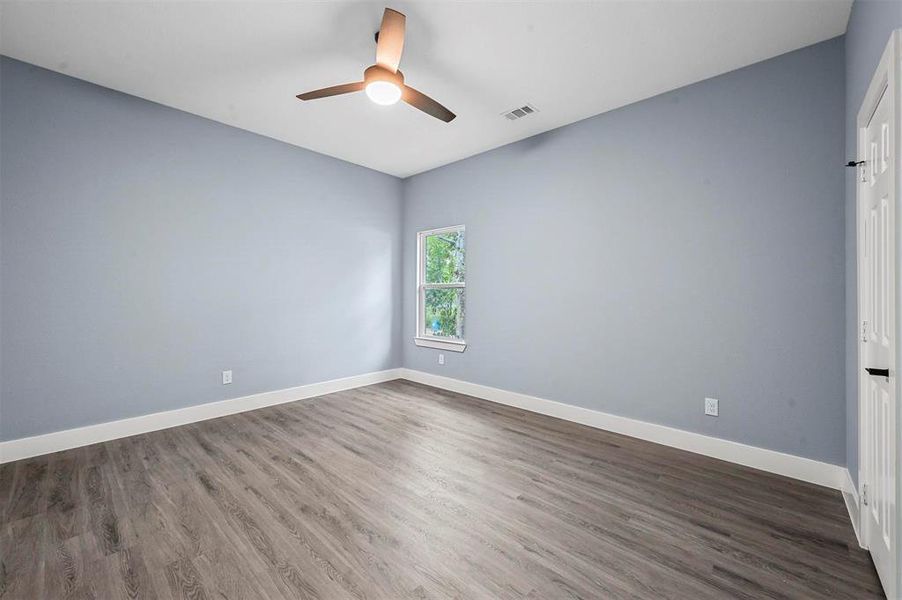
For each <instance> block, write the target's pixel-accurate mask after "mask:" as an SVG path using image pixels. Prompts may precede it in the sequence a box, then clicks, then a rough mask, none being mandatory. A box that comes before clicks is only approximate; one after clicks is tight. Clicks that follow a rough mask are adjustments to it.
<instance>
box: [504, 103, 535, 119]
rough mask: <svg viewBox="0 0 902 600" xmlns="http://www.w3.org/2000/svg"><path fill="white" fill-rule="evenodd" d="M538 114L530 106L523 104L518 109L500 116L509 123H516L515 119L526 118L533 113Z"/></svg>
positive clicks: (533, 107)
mask: <svg viewBox="0 0 902 600" xmlns="http://www.w3.org/2000/svg"><path fill="white" fill-rule="evenodd" d="M537 112H539V109H537V108H536V107H535V106H533V105H532V104H524V105H523V106H521V107H520V108H515V109H514V110H511V111H508V112H506V113H503V114H502V115H501V116H502V117H504V118H505V119H507V120H509V121H516V120H517V119H522V118H523V117H528V116H529V115H531V114H533V113H537Z"/></svg>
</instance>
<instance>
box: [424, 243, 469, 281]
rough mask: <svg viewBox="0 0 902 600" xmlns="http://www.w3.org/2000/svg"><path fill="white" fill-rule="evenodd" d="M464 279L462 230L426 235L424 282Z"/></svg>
mask: <svg viewBox="0 0 902 600" xmlns="http://www.w3.org/2000/svg"><path fill="white" fill-rule="evenodd" d="M463 281H464V232H463V231H451V232H448V233H440V234H436V235H428V236H426V283H462V282H463Z"/></svg>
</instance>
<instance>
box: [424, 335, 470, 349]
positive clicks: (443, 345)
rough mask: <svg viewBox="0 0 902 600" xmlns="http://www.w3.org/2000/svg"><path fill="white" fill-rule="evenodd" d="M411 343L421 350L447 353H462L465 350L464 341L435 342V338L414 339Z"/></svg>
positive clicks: (465, 344)
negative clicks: (433, 349)
mask: <svg viewBox="0 0 902 600" xmlns="http://www.w3.org/2000/svg"><path fill="white" fill-rule="evenodd" d="M413 343H414V344H416V345H417V346H420V347H422V348H437V349H439V350H448V351H449V352H463V351H464V350H466V349H467V343H466V342H464V341H453V342H452V341H450V340H437V339H435V338H427V337H415V338H413Z"/></svg>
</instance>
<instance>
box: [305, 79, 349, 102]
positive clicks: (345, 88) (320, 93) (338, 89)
mask: <svg viewBox="0 0 902 600" xmlns="http://www.w3.org/2000/svg"><path fill="white" fill-rule="evenodd" d="M364 87H366V84H365V83H364V82H362V81H357V82H355V83H343V84H341V85H333V86H332V87H327V88H323V89H321V90H313V91H312V92H306V93H304V94H298V96H297V97H298V100H316V99H317V98H328V97H329V96H339V95H341V94H350V93H351V92H359V91H360V90H362V89H363V88H364Z"/></svg>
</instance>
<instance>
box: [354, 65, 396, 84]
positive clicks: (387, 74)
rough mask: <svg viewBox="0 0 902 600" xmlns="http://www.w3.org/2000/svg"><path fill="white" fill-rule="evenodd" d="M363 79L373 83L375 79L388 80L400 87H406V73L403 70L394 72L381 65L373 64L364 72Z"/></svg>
mask: <svg viewBox="0 0 902 600" xmlns="http://www.w3.org/2000/svg"><path fill="white" fill-rule="evenodd" d="M363 81H365V82H366V83H372V82H374V81H387V82H389V83H393V84H395V85H396V86H398V87H399V88H403V87H404V74H403V73H401V71H398V72H396V73H392V72H391V71H390V70H388V69H386V68H385V67H383V66H381V65H373V66H372V67H369V68H368V69H367V70H366V71H364V72H363Z"/></svg>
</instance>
